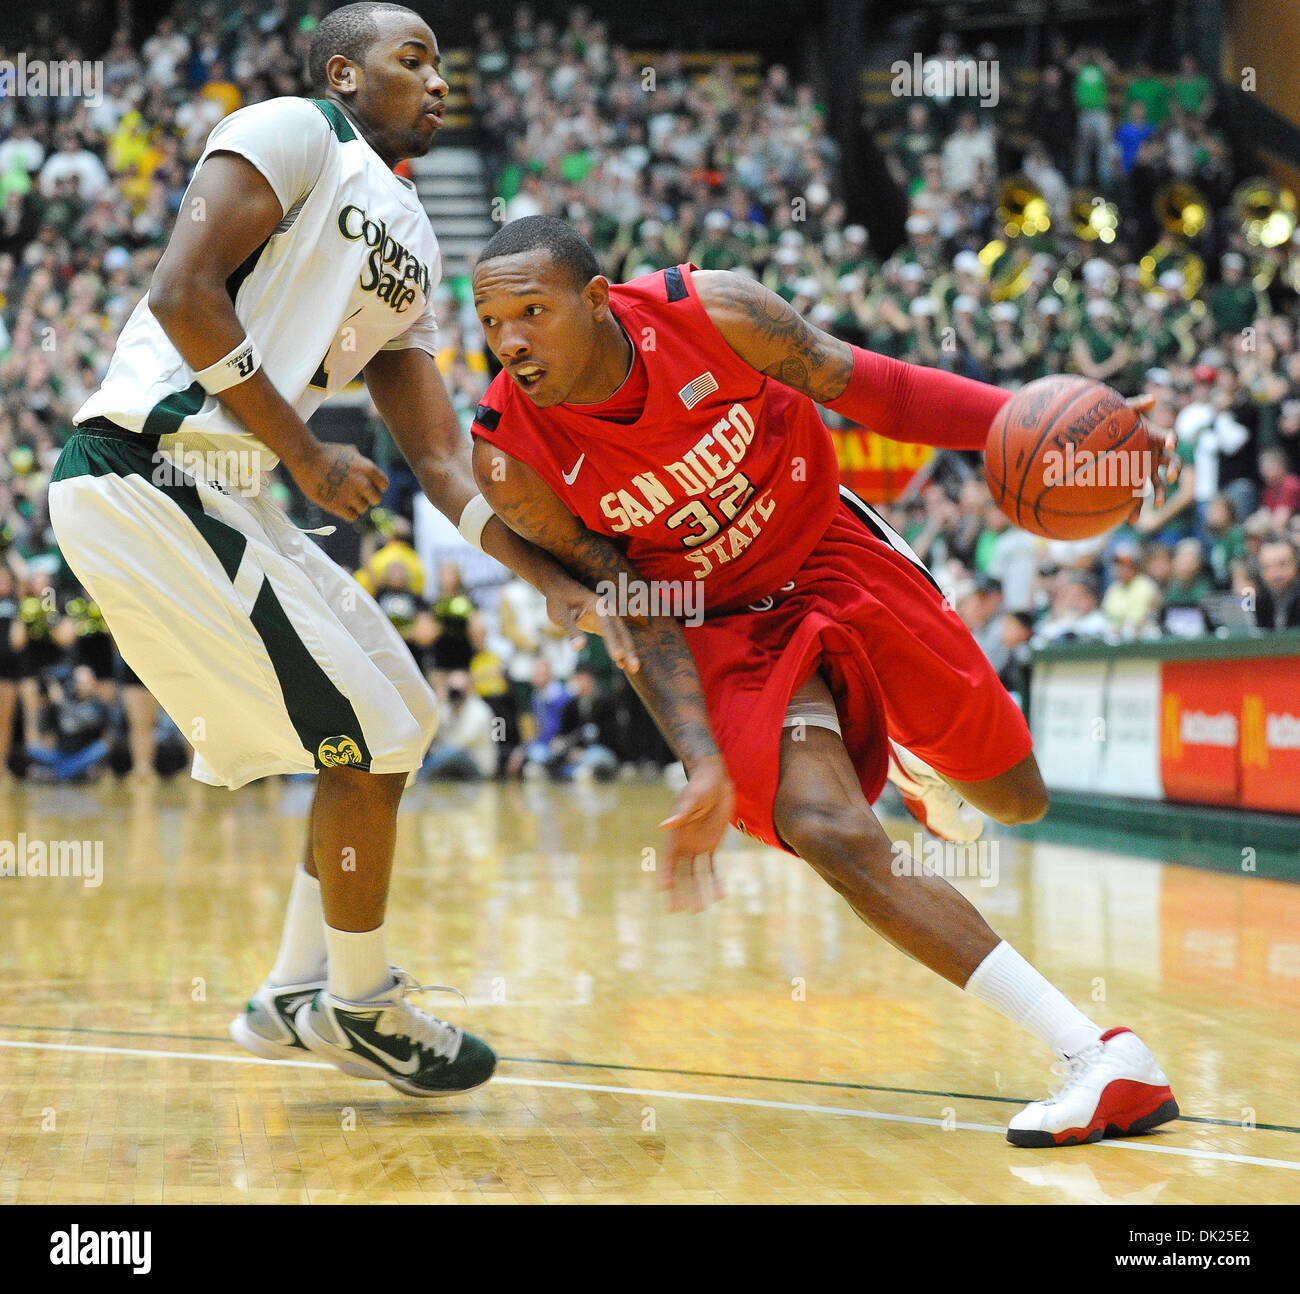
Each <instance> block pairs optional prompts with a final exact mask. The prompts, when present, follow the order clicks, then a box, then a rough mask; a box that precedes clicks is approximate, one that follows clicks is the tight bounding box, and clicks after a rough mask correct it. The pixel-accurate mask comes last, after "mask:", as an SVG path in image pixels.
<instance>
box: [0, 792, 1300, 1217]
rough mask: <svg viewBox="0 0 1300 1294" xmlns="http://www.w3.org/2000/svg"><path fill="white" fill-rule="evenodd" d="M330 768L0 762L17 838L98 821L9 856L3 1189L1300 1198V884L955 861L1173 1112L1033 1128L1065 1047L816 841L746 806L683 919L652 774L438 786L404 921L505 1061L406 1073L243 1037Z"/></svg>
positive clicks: (987, 905)
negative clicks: (999, 1009) (96, 862)
mask: <svg viewBox="0 0 1300 1294" xmlns="http://www.w3.org/2000/svg"><path fill="white" fill-rule="evenodd" d="M311 789H312V788H311V784H310V783H305V782H296V783H280V782H269V783H265V784H261V785H258V786H255V787H250V788H247V789H246V790H244V791H242V792H239V793H236V794H230V793H227V792H221V791H214V790H211V789H209V788H206V787H201V786H199V785H197V784H176V785H167V786H163V787H161V788H157V789H147V788H146V789H141V790H135V791H128V790H125V789H120V788H117V787H88V788H58V789H50V788H39V789H27V788H23V787H21V786H20V787H17V788H15V789H10V790H8V791H5V792H0V850H2V849H3V842H4V841H6V840H8V841H10V842H17V841H18V840H19V839H20V836H21V838H23V839H24V840H25V842H26V843H27V847H28V849H29V851H30V847H31V845H30V842H32V841H58V840H65V841H66V840H87V841H90V842H95V841H98V842H101V843H102V874H101V876H100V878H99V879H100V883H99V884H97V885H87V884H86V883H85V881H86V879H87V878H86V877H85V876H83V877H80V878H78V877H75V876H65V877H48V876H25V877H6V878H3V879H0V896H2V901H3V926H2V927H0V971H2V972H3V977H2V979H0V983H2V984H3V991H2V992H0V1203H6V1204H7V1203H15V1202H22V1203H26V1202H41V1203H81V1202H87V1203H91V1202H93V1203H100V1202H104V1203H129V1202H151V1203H157V1202H166V1203H172V1202H177V1203H189V1202H214V1201H215V1202H222V1203H271V1202H293V1203H299V1202H317V1203H321V1202H324V1203H331V1202H358V1203H360V1202H372V1203H383V1202H424V1203H442V1202H478V1203H511V1202H527V1203H537V1202H566V1201H567V1202H617V1201H630V1202H663V1203H672V1202H691V1203H709V1202H719V1203H736V1202H751V1201H752V1202H786V1203H809V1202H827V1203H855V1202H904V1203H918V1204H919V1203H966V1202H981V1203H983V1202H1008V1203H1031V1204H1032V1203H1040V1204H1054V1203H1075V1202H1116V1201H1123V1202H1134V1203H1162V1204H1175V1203H1188V1202H1215V1203H1218V1202H1225V1203H1226V1202H1280V1201H1292V1202H1294V1201H1297V1200H1300V1092H1298V1091H1297V1076H1298V1075H1300V886H1294V885H1288V884H1286V883H1283V882H1278V881H1271V880H1265V879H1259V878H1257V877H1255V876H1240V875H1222V874H1216V873H1211V872H1206V871H1200V870H1194V869H1190V868H1187V867H1182V866H1179V864H1178V859H1177V857H1176V850H1175V849H1174V847H1172V846H1171V847H1170V853H1169V856H1168V859H1167V861H1165V862H1163V863H1162V862H1152V861H1149V860H1146V859H1139V858H1136V857H1126V856H1119V855H1116V854H1108V853H1102V852H1097V851H1093V850H1091V849H1086V848H1075V847H1066V846H1063V845H1052V844H1047V843H1043V842H1041V841H1028V840H1022V839H1011V838H1007V839H1001V840H998V841H997V845H998V848H997V851H996V853H993V854H989V855H987V859H986V868H985V877H984V879H986V880H989V881H994V880H995V881H996V883H991V884H985V883H984V879H981V878H980V877H972V878H970V879H966V880H961V881H958V882H957V883H958V884H959V885H960V886H961V887H962V888H963V890H964V891H965V892H966V893H967V894H968V895H969V896H970V897H971V898H972V900H973V901H974V902H976V903H977V904H978V905H979V907H980V908H981V909H982V910H983V912H984V913H985V915H986V916H987V917H988V918H989V920H990V922H991V923H992V924H993V925H994V927H995V928H996V929H998V930H999V931H1000V932H1001V933H1002V934H1003V935H1005V936H1006V937H1007V938H1008V939H1010V940H1011V941H1012V942H1013V943H1014V944H1015V945H1016V946H1017V947H1018V948H1019V949H1020V950H1021V951H1022V952H1023V953H1024V954H1025V955H1026V956H1028V957H1029V958H1030V959H1031V960H1032V961H1034V962H1035V963H1036V964H1037V965H1038V966H1039V967H1040V968H1041V969H1042V970H1043V971H1044V972H1045V973H1047V974H1048V975H1049V976H1050V977H1052V978H1053V979H1054V980H1055V981H1056V982H1057V983H1058V984H1059V985H1060V986H1061V987H1062V988H1063V989H1064V990H1065V991H1066V992H1068V993H1069V994H1070V995H1071V996H1072V997H1074V998H1075V999H1076V1000H1079V1001H1081V1002H1083V1003H1087V1004H1089V1009H1090V1010H1091V1011H1092V1012H1093V1013H1094V1015H1095V1017H1096V1018H1097V1019H1098V1021H1099V1023H1102V1024H1104V1025H1113V1024H1127V1025H1130V1026H1132V1027H1133V1028H1135V1029H1137V1030H1138V1031H1139V1032H1140V1033H1141V1034H1142V1036H1143V1037H1144V1038H1145V1039H1146V1040H1147V1042H1148V1043H1149V1044H1150V1045H1151V1047H1152V1048H1153V1050H1154V1051H1155V1052H1156V1054H1157V1056H1158V1058H1159V1059H1160V1061H1161V1063H1162V1064H1163V1066H1164V1068H1165V1069H1166V1070H1167V1071H1168V1073H1169V1074H1170V1076H1171V1079H1172V1082H1173V1085H1174V1089H1175V1092H1176V1093H1177V1095H1178V1097H1179V1101H1180V1103H1181V1106H1182V1110H1183V1114H1184V1116H1185V1117H1184V1118H1183V1119H1182V1120H1180V1121H1179V1122H1178V1123H1176V1124H1173V1125H1171V1126H1170V1127H1169V1129H1168V1130H1164V1131H1162V1132H1161V1134H1160V1135H1157V1136H1153V1137H1149V1138H1144V1139H1138V1140H1134V1141H1128V1142H1106V1143H1102V1144H1101V1145H1096V1146H1089V1147H1078V1148H1071V1149H1066V1150H1059V1151H1029V1150H1016V1149H1014V1148H1013V1147H1011V1146H1009V1145H1007V1143H1006V1142H1005V1140H1004V1139H1003V1131H1004V1125H1005V1121H1006V1119H1007V1118H1008V1117H1009V1115H1010V1114H1011V1113H1012V1112H1013V1111H1014V1110H1015V1109H1016V1108H1017V1106H1018V1104H1019V1103H1021V1102H1022V1101H1024V1100H1029V1099H1034V1098H1037V1097H1039V1096H1041V1095H1043V1094H1044V1093H1045V1092H1046V1090H1047V1086H1048V1083H1049V1074H1048V1064H1049V1062H1050V1059H1051V1058H1050V1057H1049V1056H1048V1055H1047V1054H1046V1053H1045V1052H1044V1051H1042V1050H1041V1049H1040V1048H1039V1046H1038V1045H1037V1044H1036V1043H1034V1042H1033V1041H1032V1040H1031V1039H1028V1038H1027V1037H1024V1036H1022V1035H1021V1034H1020V1033H1019V1031H1018V1030H1016V1029H1014V1028H1013V1027H1012V1026H1010V1025H1009V1024H1007V1023H1005V1022H1004V1021H1003V1020H1002V1019H1001V1017H999V1016H997V1015H996V1014H995V1013H993V1012H992V1011H990V1010H988V1009H987V1008H985V1007H983V1006H981V1005H980V1004H978V1003H975V1002H972V1001H970V1000H968V999H966V998H965V997H964V996H963V995H962V994H961V993H959V992H958V991H957V990H956V989H954V988H952V987H951V986H949V985H947V984H945V983H944V982H942V981H941V980H939V979H938V978H936V977H935V976H933V975H931V974H930V973H929V972H927V971H925V970H924V969H923V968H921V967H919V966H917V965H915V964H913V963H911V962H910V961H908V960H907V959H906V958H904V957H903V956H902V954H900V953H898V952H896V951H895V950H894V949H892V948H891V947H889V946H888V945H886V944H885V943H884V942H883V941H881V940H880V939H878V938H877V937H876V936H874V935H873V934H872V933H871V932H870V931H868V930H867V929H866V928H865V927H863V926H861V925H860V924H859V923H858V922H857V920H856V919H855V918H854V917H853V916H852V914H851V913H850V912H849V910H848V909H847V908H846V907H845V906H844V905H843V904H842V902H841V901H840V900H839V899H838V898H836V896H835V895H834V894H833V893H832V892H831V891H830V890H829V889H828V888H826V886H825V885H823V884H822V883H821V882H820V881H818V880H817V879H816V877H815V876H814V875H813V873H812V872H811V870H809V869H808V868H806V867H805V866H804V865H803V864H801V863H799V862H798V861H797V860H795V859H791V858H788V857H786V856H784V855H781V854H779V853H776V852H774V851H770V850H766V849H762V848H759V847H756V846H755V845H753V843H752V842H750V841H749V840H747V839H746V838H744V837H741V836H739V835H734V834H733V835H732V836H730V837H729V840H728V844H727V846H726V850H725V855H724V859H723V867H724V873H725V876H726V882H727V889H728V894H727V897H726V898H725V899H724V900H723V901H722V902H721V903H719V904H717V905H715V906H714V907H713V908H712V909H710V910H708V911H707V912H705V913H702V914H698V915H692V914H670V913H668V912H667V910H666V907H665V904H664V902H663V900H662V898H661V896H660V894H659V893H658V891H657V890H656V888H655V877H654V875H653V873H651V872H648V871H646V870H643V862H644V859H645V857H646V855H644V853H643V851H644V850H645V849H647V848H653V847H654V846H655V845H656V844H657V843H658V834H657V832H656V829H655V826H654V824H655V822H656V821H658V819H659V818H661V817H663V816H664V814H665V812H666V809H667V806H668V804H669V802H670V796H669V795H668V793H667V792H666V791H665V790H663V789H662V788H661V787H658V786H653V787H652V786H647V785H639V784H618V785H614V786H607V787H579V788H563V789H560V788H553V787H551V786H549V785H537V784H525V785H523V786H510V787H496V786H488V787H475V788H465V787H449V788H448V787H429V786H421V787H419V788H417V789H416V790H415V791H413V792H411V793H409V794H408V796H407V800H406V801H405V803H404V811H403V814H402V817H401V825H400V836H399V846H398V862H397V868H396V873H395V880H394V888H393V896H392V901H391V904H390V909H389V930H390V950H391V952H392V954H393V956H394V958H395V960H396V961H398V962H399V963H400V964H402V965H403V966H405V967H406V968H407V969H408V970H410V971H411V972H412V973H413V974H414V975H416V976H418V977H420V979H421V981H422V982H425V983H443V984H456V985H458V986H459V987H460V988H461V989H462V990H463V991H464V992H465V994H466V996H467V997H468V999H469V1004H468V1006H461V1005H460V1004H459V1003H458V1002H456V1001H455V1000H454V999H448V998H443V997H430V998H425V999H423V1001H424V1003H425V1005H427V1006H428V1007H429V1008H430V1009H432V1010H434V1011H435V1012H436V1013H441V1014H445V1015H447V1016H449V1017H450V1018H452V1019H455V1020H457V1021H459V1022H461V1023H464V1024H465V1025H466V1026H467V1027H469V1028H471V1029H473V1030H474V1031H475V1032H477V1033H479V1034H481V1035H482V1036H484V1037H485V1038H487V1039H488V1040H489V1041H490V1042H491V1043H492V1044H493V1045H494V1046H495V1047H496V1049H497V1051H498V1052H499V1053H500V1055H501V1057H502V1060H501V1063H500V1066H499V1068H498V1071H497V1077H496V1078H495V1079H494V1081H493V1082H492V1083H491V1084H490V1085H489V1086H487V1087H485V1088H482V1089H480V1090H479V1091H477V1092H474V1093H472V1094H470V1095H468V1096H465V1097H459V1098H452V1099H449V1100H445V1101H437V1102H435V1101H416V1100H413V1099H409V1098H406V1097H403V1096H401V1095H399V1094H398V1093H396V1092H394V1091H393V1090H392V1089H391V1088H388V1087H387V1086H385V1085H384V1084H381V1083H375V1082H363V1081H358V1080H356V1079H351V1078H348V1077H346V1076H344V1075H341V1074H339V1073H338V1072H337V1071H335V1070H333V1069H332V1068H329V1067H328V1066H321V1065H319V1064H317V1063H315V1062H314V1061H311V1060H306V1061H304V1062H302V1063H299V1064H292V1065H290V1064H275V1063H268V1062H265V1061H260V1060H258V1059H256V1058H254V1057H252V1056H249V1055H247V1054H245V1053H244V1052H242V1051H240V1050H239V1049H238V1048H237V1047H236V1046H235V1045H234V1044H233V1043H232V1042H231V1041H230V1040H229V1039H228V1037H227V1034H226V1025H227V1022H228V1020H229V1019H230V1017H231V1016H232V1015H233V1014H234V1013H235V1012H237V1011H238V1010H239V1009H240V1008H241V1007H242V1005H243V1002H244V999H245V998H246V996H247V995H248V993H250V992H251V991H252V990H253V989H254V988H255V987H256V986H257V985H258V984H259V983H260V981H261V979H262V977H263V975H264V974H265V972H266V970H267V968H268V967H269V965H270V963H271V961H272V960H273V958H274V954H275V948H276V943H277V940H278V936H279V926H280V919H281V915H282V910H283V903H284V899H285V896H286V893H287V888H288V882H289V875H290V870H291V867H292V865H293V862H294V860H295V859H296V858H297V856H298V853H299V848H300V838H301V833H302V831H303V824H304V814H305V811H306V807H307V803H308V797H309V796H310V793H311ZM887 825H888V826H889V827H890V829H891V831H892V833H893V834H894V835H895V836H896V837H897V838H899V839H906V840H910V839H911V835H912V830H913V824H911V822H910V820H906V821H904V820H901V819H899V820H895V819H888V820H887ZM29 856H30V853H29ZM90 856H91V857H93V845H92V849H91V854H90ZM66 857H67V856H65V858H66ZM994 864H996V874H994V871H993V866H994ZM89 879H94V878H93V876H92V877H91V878H89Z"/></svg>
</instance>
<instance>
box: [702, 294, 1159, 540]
mask: <svg viewBox="0 0 1300 1294" xmlns="http://www.w3.org/2000/svg"><path fill="white" fill-rule="evenodd" d="M691 277H692V280H693V281H694V283H695V290H696V291H697V292H698V293H699V296H700V302H701V304H702V305H703V306H704V308H705V310H706V311H707V312H708V315H709V318H710V319H712V320H713V322H714V324H715V325H716V327H717V329H718V331H719V332H720V333H721V334H722V337H723V340H724V341H725V342H726V343H727V345H728V346H730V347H731V349H732V350H734V351H735V352H736V354H737V355H739V356H740V358H741V359H743V360H744V361H745V363H746V364H749V365H750V366H751V367H752V368H756V369H757V370H758V371H759V372H760V373H764V374H766V375H767V376H768V377H770V378H774V379H775V380H776V381H778V382H782V383H784V384H785V385H786V386H789V387H793V388H794V389H795V390H796V391H802V392H803V393H804V395H807V396H811V397H812V398H813V399H814V400H816V401H817V402H818V403H819V404H824V405H825V406H826V407H827V408H828V409H832V410H834V412H836V413H838V414H841V415H843V416H844V417H845V418H849V419H851V420H852V421H853V422H856V423H858V424H859V425H860V426H863V427H866V428H867V429H868V430H869V431H874V432H876V433H878V434H879V435H881V436H888V437H889V439H890V440H903V441H911V442H912V443H914V444H921V445H935V446H937V447H939V448H941V449H966V450H978V451H982V450H983V448H984V445H985V442H986V441H987V440H988V433H989V427H990V426H991V425H992V423H993V419H994V418H995V417H996V416H997V412H998V410H999V409H1001V408H1002V406H1003V405H1004V404H1006V402H1007V401H1008V400H1009V399H1011V392H1010V391H1003V390H1002V389H1001V388H1000V387H996V386H990V385H988V383H986V382H976V381H973V380H972V379H970V378H967V377H958V376H957V375H956V374H955V373H945V372H944V371H943V370H942V369H937V368H926V367H924V366H923V365H920V364H907V363H904V362H903V361H902V360H896V359H890V358H889V357H888V356H887V355H877V354H876V353H875V352H874V351H869V350H863V349H862V348H861V347H860V346H850V345H849V343H848V342H846V341H841V340H840V339H839V338H838V337H832V336H831V335H830V334H829V333H824V332H822V330H821V329H820V328H814V327H813V326H812V324H810V323H809V322H808V321H807V320H806V319H804V318H803V316H802V315H800V314H798V313H796V312H795V311H794V310H793V309H792V308H791V307H790V305H789V304H788V303H787V302H785V301H784V300H782V299H781V298H780V297H779V296H777V294H776V293H775V292H772V291H770V290H769V289H767V288H765V287H764V286H763V285H762V284H761V283H755V282H754V280H753V279H748V278H746V277H745V276H744V275H743V274H734V273H732V272H731V271H730V270H697V271H696V272H695V273H694V274H693V275H692V276H691ZM1150 403H1151V402H1150V401H1149V400H1148V399H1147V398H1146V397H1145V396H1135V397H1134V398H1132V399H1130V400H1129V404H1130V405H1131V406H1132V407H1133V408H1135V409H1137V411H1138V412H1139V413H1141V412H1143V411H1145V410H1146V409H1147V408H1149V407H1150ZM1174 445H1175V440H1174V437H1173V436H1172V435H1169V436H1164V437H1161V436H1154V437H1152V438H1151V452H1152V456H1153V457H1152V469H1151V477H1152V481H1153V482H1154V484H1155V506H1156V507H1157V508H1159V507H1161V506H1162V505H1163V504H1164V501H1165V494H1166V491H1167V489H1168V487H1169V486H1170V485H1172V484H1173V483H1174V481H1175V480H1177V478H1178V462H1177V459H1176V458H1175V457H1174ZM1138 506H1139V507H1140V503H1139V505H1138ZM1134 515H1135V516H1136V511H1135V514H1134Z"/></svg>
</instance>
